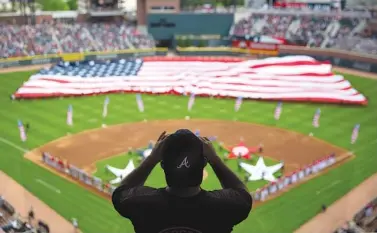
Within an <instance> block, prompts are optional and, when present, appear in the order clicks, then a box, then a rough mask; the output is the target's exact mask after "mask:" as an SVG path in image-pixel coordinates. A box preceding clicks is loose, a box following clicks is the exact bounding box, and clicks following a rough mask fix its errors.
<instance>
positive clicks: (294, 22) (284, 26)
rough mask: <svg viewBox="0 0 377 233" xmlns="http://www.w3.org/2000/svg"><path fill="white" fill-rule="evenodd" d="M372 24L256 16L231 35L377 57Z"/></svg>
mask: <svg viewBox="0 0 377 233" xmlns="http://www.w3.org/2000/svg"><path fill="white" fill-rule="evenodd" d="M372 22H373V21H371V20H369V19H364V18H339V17H338V16H337V15H336V14H334V15H333V16H313V15H296V14H284V15H276V14H267V13H266V14H262V13H254V14H251V15H250V16H248V17H247V18H244V19H242V20H240V21H238V22H237V23H236V24H235V25H234V26H233V27H232V29H231V32H230V34H231V35H236V36H245V35H249V36H256V35H265V36H272V37H278V38H285V39H288V40H290V41H296V42H300V44H301V45H307V46H310V47H322V48H337V49H345V50H352V51H355V52H361V53H370V54H375V55H377V28H376V27H377V26H376V25H375V24H372ZM373 23H374V22H373ZM371 25H373V26H371Z"/></svg>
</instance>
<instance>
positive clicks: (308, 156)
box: [32, 120, 347, 172]
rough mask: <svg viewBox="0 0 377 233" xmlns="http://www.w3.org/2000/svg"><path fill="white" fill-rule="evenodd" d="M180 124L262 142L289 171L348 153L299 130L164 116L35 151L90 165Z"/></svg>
mask: <svg viewBox="0 0 377 233" xmlns="http://www.w3.org/2000/svg"><path fill="white" fill-rule="evenodd" d="M179 128H187V129H190V130H192V131H194V130H197V129H198V130H200V134H201V135H204V136H217V137H218V140H219V141H221V142H223V143H224V144H225V145H227V146H228V147H229V146H235V145H237V144H238V143H239V142H240V140H241V138H242V139H243V141H244V142H245V144H246V145H247V146H249V147H253V146H258V145H259V144H260V143H262V144H263V145H264V151H263V156H267V157H270V158H273V159H275V160H277V161H280V160H283V161H284V162H285V164H286V172H292V171H293V170H296V169H298V168H300V167H303V166H305V165H308V164H310V163H312V162H313V161H315V160H318V159H321V158H323V157H325V156H327V155H330V154H331V153H335V155H337V156H344V155H345V154H347V152H346V151H345V150H343V149H341V148H338V147H335V146H333V145H331V144H328V143H326V142H323V141H320V140H318V139H315V138H314V137H310V136H305V135H302V134H299V133H296V132H292V131H288V130H283V129H279V128H275V127H268V126H263V125H256V124H250V123H244V122H235V121H221V120H164V121H150V122H137V123H127V124H121V125H114V126H110V127H107V128H98V129H94V130H88V131H83V132H81V133H78V134H75V135H69V136H65V137H63V138H60V139H58V140H55V141H52V142H49V143H47V144H45V145H43V146H42V147H40V148H38V149H36V150H34V152H35V153H32V154H34V155H36V156H40V155H41V153H42V152H49V153H50V154H51V155H53V156H56V157H60V158H62V159H66V160H67V161H68V162H69V163H71V164H74V165H75V166H78V167H81V168H86V169H90V167H93V166H94V165H95V163H96V161H98V160H102V159H106V158H109V157H111V156H114V155H119V154H122V153H126V152H127V150H128V148H142V147H145V146H147V145H148V142H149V141H150V140H156V139H157V138H158V136H159V135H160V134H161V132H163V131H165V130H166V131H167V132H174V131H175V130H177V129H179ZM90 170H91V169H90Z"/></svg>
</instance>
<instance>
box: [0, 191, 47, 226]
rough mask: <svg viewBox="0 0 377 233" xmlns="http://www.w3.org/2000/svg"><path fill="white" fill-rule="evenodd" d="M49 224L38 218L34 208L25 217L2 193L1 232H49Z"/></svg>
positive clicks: (0, 209) (0, 207) (0, 205)
mask: <svg viewBox="0 0 377 233" xmlns="http://www.w3.org/2000/svg"><path fill="white" fill-rule="evenodd" d="M49 232H50V229H49V226H48V225H47V224H46V223H45V222H43V221H42V220H38V221H37V220H36V219H35V214H34V211H33V209H32V207H31V208H30V211H29V213H28V216H26V217H23V216H21V215H20V214H18V213H17V212H16V210H15V209H14V207H13V206H12V205H11V204H10V203H9V202H8V201H7V200H6V199H5V198H4V197H3V196H1V195H0V233H49Z"/></svg>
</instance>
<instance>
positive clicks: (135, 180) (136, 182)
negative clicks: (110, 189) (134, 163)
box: [120, 156, 158, 188]
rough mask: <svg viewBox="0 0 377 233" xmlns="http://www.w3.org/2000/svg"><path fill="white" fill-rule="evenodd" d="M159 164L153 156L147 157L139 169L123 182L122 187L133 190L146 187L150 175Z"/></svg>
mask: <svg viewBox="0 0 377 233" xmlns="http://www.w3.org/2000/svg"><path fill="white" fill-rule="evenodd" d="M157 164H158V161H157V160H156V159H155V158H154V157H153V156H152V157H151V156H149V157H147V158H146V159H145V160H144V161H143V162H142V163H141V164H140V166H139V167H137V168H136V169H135V170H133V171H132V172H131V173H130V174H129V175H128V176H126V177H125V178H124V179H123V180H122V181H121V183H120V186H123V187H128V188H133V187H136V186H142V185H144V183H145V181H146V180H147V178H148V176H149V174H150V173H151V171H152V170H153V168H154V167H155V166H156V165H157Z"/></svg>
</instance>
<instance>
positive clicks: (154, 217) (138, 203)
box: [112, 186, 252, 233]
mask: <svg viewBox="0 0 377 233" xmlns="http://www.w3.org/2000/svg"><path fill="white" fill-rule="evenodd" d="M112 201H113V205H114V207H115V209H116V210H117V211H118V213H119V214H120V215H122V216H123V217H125V218H128V219H130V220H131V222H132V224H133V226H134V230H135V232H136V233H173V232H182V233H215V232H216V233H229V232H231V231H232V229H233V226H235V225H237V224H238V223H240V222H242V221H243V220H244V219H246V218H247V216H248V215H249V212H250V210H251V206H252V199H251V196H250V194H249V193H248V192H247V191H246V190H243V189H223V190H216V191H205V190H202V191H201V192H200V193H198V194H197V195H195V196H192V197H178V196H174V195H172V194H170V193H168V192H167V191H166V190H165V188H160V189H155V188H150V187H145V186H140V187H134V188H125V187H122V186H119V187H118V188H117V189H116V190H115V191H114V193H113V196H112Z"/></svg>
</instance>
